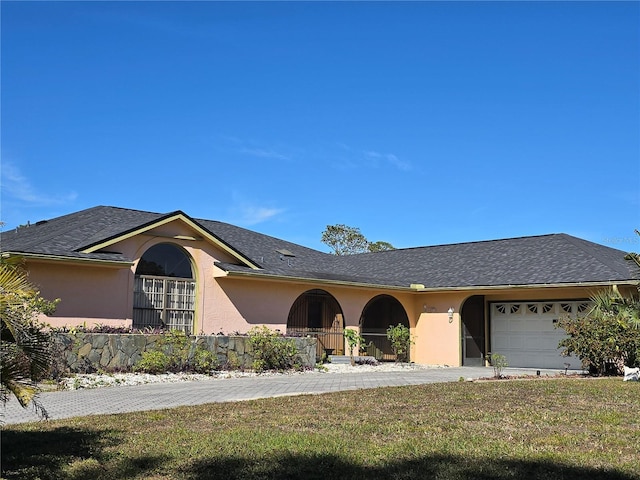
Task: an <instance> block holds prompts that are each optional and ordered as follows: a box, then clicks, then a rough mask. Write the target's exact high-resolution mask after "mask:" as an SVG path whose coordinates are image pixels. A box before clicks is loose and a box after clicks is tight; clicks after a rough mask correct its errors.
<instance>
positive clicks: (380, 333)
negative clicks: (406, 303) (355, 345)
mask: <svg viewBox="0 0 640 480" xmlns="http://www.w3.org/2000/svg"><path fill="white" fill-rule="evenodd" d="M398 324H402V325H404V326H405V327H407V328H410V326H409V317H408V316H407V312H406V311H405V310H404V307H403V306H402V304H401V303H400V302H399V301H398V300H396V299H395V298H393V297H392V296H390V295H379V296H377V297H375V298H373V299H372V300H371V301H369V303H368V304H367V306H366V307H364V310H363V311H362V317H360V335H362V337H363V338H364V339H365V340H366V341H367V343H368V344H369V346H368V347H367V355H371V356H373V357H375V358H376V359H377V360H387V361H392V360H395V359H396V356H395V355H394V353H393V350H392V349H391V343H390V342H389V340H388V339H387V329H388V328H389V327H390V326H396V325H398Z"/></svg>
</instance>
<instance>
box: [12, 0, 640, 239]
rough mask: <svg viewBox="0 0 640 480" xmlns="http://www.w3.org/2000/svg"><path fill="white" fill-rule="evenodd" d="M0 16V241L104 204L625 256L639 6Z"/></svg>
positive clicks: (633, 211) (635, 165) (219, 5)
mask: <svg viewBox="0 0 640 480" xmlns="http://www.w3.org/2000/svg"><path fill="white" fill-rule="evenodd" d="M0 8H1V11H0V13H1V22H2V24H1V27H2V29H1V32H2V33H1V35H2V45H1V48H2V51H1V53H2V59H1V62H2V63H1V67H2V70H1V80H2V81H1V95H2V97H1V100H2V104H1V116H2V117H1V120H2V124H1V141H2V144H1V154H2V165H1V166H2V170H1V184H2V191H1V202H2V205H1V206H2V211H1V217H2V221H4V222H5V226H4V229H5V230H6V229H11V228H14V227H15V226H17V225H19V224H24V223H26V222H27V221H31V222H36V221H38V220H43V219H48V218H53V217H56V216H59V215H63V214H66V213H71V212H74V211H78V210H81V209H84V208H89V207H92V206H96V205H113V206H120V207H126V208H133V209H141V210H149V211H154V212H171V211H175V210H183V211H184V212H185V213H187V214H188V215H190V216H192V217H195V218H206V219H216V220H221V221H226V222H230V223H233V224H236V225H241V226H244V227H247V228H250V229H253V230H257V231H259V232H262V233H266V234H269V235H273V236H276V237H281V238H284V239H287V240H290V241H293V242H297V243H301V244H303V245H306V246H309V247H312V248H318V249H320V250H324V251H328V247H326V246H325V245H323V244H322V243H321V242H320V235H321V232H322V231H323V230H324V228H325V227H326V225H328V224H336V223H343V224H347V225H350V226H354V227H359V228H360V230H361V231H362V233H363V234H364V235H365V236H366V237H367V238H368V239H369V240H371V241H378V240H383V241H388V242H390V243H392V244H393V245H394V246H396V247H412V246H420V245H434V244H443V243H457V242H466V241H476V240H489V239H495V238H506V237H519V236H525V235H539V234H547V233H558V232H565V233H569V234H572V235H576V236H579V237H582V238H586V239H588V240H592V241H595V242H598V243H603V244H606V245H609V246H613V247H615V248H620V249H621V250H626V251H639V250H640V244H639V242H638V237H637V236H635V235H634V233H633V230H634V229H635V228H640V139H639V137H640V99H639V97H640V33H639V32H640V27H639V18H640V3H638V2H619V3H614V2H584V3H583V2H566V3H565V2H473V3H466V2H442V3H440V2H406V3H405V2H355V3H343V2H262V3H252V2H205V1H201V2H151V1H149V2H11V1H3V2H2V3H1V4H0Z"/></svg>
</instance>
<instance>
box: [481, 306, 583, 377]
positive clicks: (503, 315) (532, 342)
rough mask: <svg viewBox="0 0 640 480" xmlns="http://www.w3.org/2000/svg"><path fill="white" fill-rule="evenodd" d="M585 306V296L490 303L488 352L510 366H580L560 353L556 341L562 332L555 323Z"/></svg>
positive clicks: (562, 336) (573, 359)
mask: <svg viewBox="0 0 640 480" xmlns="http://www.w3.org/2000/svg"><path fill="white" fill-rule="evenodd" d="M589 306H590V304H589V301H587V300H583V301H575V300H569V301H550V302H496V303H492V304H491V305H490V312H491V352H492V353H498V354H501V355H504V356H505V357H506V359H507V363H508V364H509V366H510V367H530V368H553V369H555V368H557V369H559V370H564V369H565V368H569V369H580V368H581V367H582V365H581V362H580V360H579V359H578V358H576V357H573V356H572V357H563V356H562V355H561V354H560V352H561V349H560V348H558V343H559V342H560V340H562V339H563V338H565V337H566V333H565V331H564V330H562V329H560V328H556V325H557V323H558V320H559V319H560V318H561V317H562V316H565V315H573V316H575V315H579V314H582V313H584V312H586V311H587V310H588V309H589Z"/></svg>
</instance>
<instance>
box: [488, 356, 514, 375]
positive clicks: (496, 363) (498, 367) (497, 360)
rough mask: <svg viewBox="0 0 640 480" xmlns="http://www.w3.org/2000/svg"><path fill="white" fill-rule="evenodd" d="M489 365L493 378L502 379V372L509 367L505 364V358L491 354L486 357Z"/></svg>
mask: <svg viewBox="0 0 640 480" xmlns="http://www.w3.org/2000/svg"><path fill="white" fill-rule="evenodd" d="M487 360H488V361H489V364H490V365H491V366H492V367H493V376H494V377H495V378H502V371H503V370H504V369H505V368H507V367H508V366H509V364H508V363H507V357H505V356H504V355H500V354H499V353H491V354H490V355H487Z"/></svg>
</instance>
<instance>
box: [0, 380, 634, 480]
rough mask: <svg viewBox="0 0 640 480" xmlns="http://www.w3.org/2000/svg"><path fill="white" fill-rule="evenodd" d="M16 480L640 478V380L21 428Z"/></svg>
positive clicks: (298, 402)
mask: <svg viewBox="0 0 640 480" xmlns="http://www.w3.org/2000/svg"><path fill="white" fill-rule="evenodd" d="M116 388H119V387H116ZM122 388H127V387H122ZM129 388H135V387H129ZM152 404H153V399H151V398H150V399H149V405H152ZM2 478H4V479H21V480H28V479H56V480H58V479H92V480H99V479H132V478H138V479H143V478H144V479H154V480H159V479H184V480H195V479H295V478H300V479H305V480H312V479H325V480H326V479H367V480H372V479H385V480H387V479H429V478H434V479H435V478H437V479H445V480H449V479H470V478H474V479H523V478H538V479H544V480H551V479H581V480H582V479H640V384H638V383H635V382H626V383H624V382H622V380H621V379H620V378H615V379H562V380H527V381H517V380H516V381H499V382H484V383H483V382H476V383H466V382H460V383H449V384H433V385H424V386H417V387H416V386H411V387H398V388H380V389H375V390H360V391H350V392H342V393H335V394H325V395H313V396H301V397H283V398H274V399H266V400H254V401H249V402H240V403H226V404H211V405H205V406H197V407H184V408H178V409H174V410H164V411H154V412H142V413H133V414H121V415H110V416H100V417H84V418H77V419H71V420H60V421H52V422H49V423H35V424H26V425H18V426H8V427H5V428H3V431H2Z"/></svg>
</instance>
